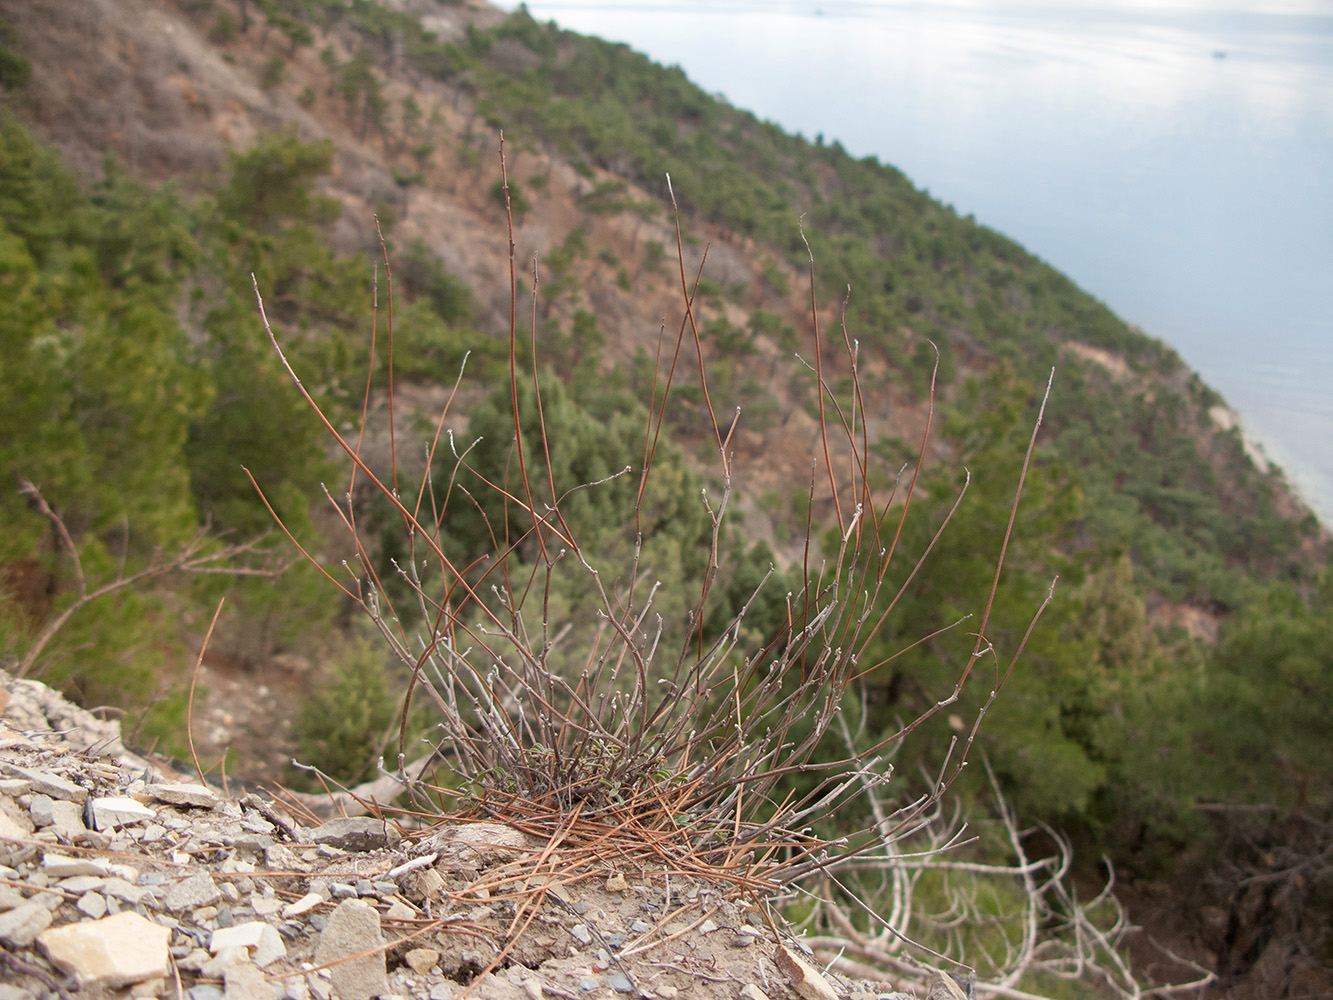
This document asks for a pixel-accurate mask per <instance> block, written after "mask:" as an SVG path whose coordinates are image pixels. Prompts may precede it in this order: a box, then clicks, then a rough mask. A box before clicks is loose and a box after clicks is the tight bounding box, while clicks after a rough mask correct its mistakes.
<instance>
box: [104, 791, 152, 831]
mask: <svg viewBox="0 0 1333 1000" xmlns="http://www.w3.org/2000/svg"><path fill="white" fill-rule="evenodd" d="M92 812H93V828H94V829H97V830H114V829H116V828H117V827H121V826H132V825H133V824H135V823H146V822H147V821H148V820H150V819H156V818H157V813H155V812H153V810H151V809H149V808H148V807H147V806H146V805H144V804H143V803H142V802H139V801H137V800H135V799H131V798H127V797H125V796H119V795H116V796H108V797H106V798H98V799H93V801H92Z"/></svg>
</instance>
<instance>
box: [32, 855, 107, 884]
mask: <svg viewBox="0 0 1333 1000" xmlns="http://www.w3.org/2000/svg"><path fill="white" fill-rule="evenodd" d="M42 871H44V872H46V874H47V875H50V876H51V877H52V878H69V877H70V876H72V875H100V876H105V875H110V874H111V866H110V865H109V864H107V863H106V862H105V861H102V860H101V859H99V858H71V857H66V856H65V855H64V854H54V853H48V854H46V855H44V856H43V857H42Z"/></svg>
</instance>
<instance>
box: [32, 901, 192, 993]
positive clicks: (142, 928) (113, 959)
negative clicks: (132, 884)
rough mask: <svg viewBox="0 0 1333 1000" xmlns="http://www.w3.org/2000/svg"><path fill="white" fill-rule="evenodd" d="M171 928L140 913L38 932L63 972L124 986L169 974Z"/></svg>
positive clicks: (90, 982) (91, 982)
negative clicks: (168, 942)
mask: <svg viewBox="0 0 1333 1000" xmlns="http://www.w3.org/2000/svg"><path fill="white" fill-rule="evenodd" d="M170 937H171V931H170V930H168V929H167V928H165V927H159V926H158V925H157V924H155V923H153V922H152V921H149V920H145V919H144V918H143V917H141V916H139V914H137V913H130V912H125V913H117V914H116V915H115V916H114V917H106V918H104V919H102V920H91V921H86V922H84V923H78V924H66V925H65V926H63V927H52V928H50V929H49V930H45V931H43V932H42V933H41V934H39V935H38V936H37V943H38V944H39V945H41V946H42V950H43V951H45V952H46V957H47V958H49V959H50V960H51V961H52V962H53V963H54V964H55V965H56V966H57V967H58V968H59V969H60V970H61V971H62V972H66V973H73V974H74V975H75V976H76V977H77V978H78V980H79V984H80V985H81V986H109V987H111V988H113V989H114V988H119V987H121V986H128V985H130V984H131V983H139V982H143V981H144V980H145V979H153V978H156V977H159V976H165V975H166V974H167V940H168V939H169V938H170Z"/></svg>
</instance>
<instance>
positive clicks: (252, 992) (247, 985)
mask: <svg viewBox="0 0 1333 1000" xmlns="http://www.w3.org/2000/svg"><path fill="white" fill-rule="evenodd" d="M222 981H223V983H224V984H225V987H226V989H225V992H224V994H223V996H224V997H225V1000H277V997H278V996H279V995H280V989H281V988H280V987H279V986H278V985H277V984H275V983H270V982H268V981H267V980H265V979H264V974H263V973H262V972H260V971H259V970H258V969H256V968H255V967H254V966H253V965H251V964H250V963H249V962H240V963H238V964H236V965H233V966H232V967H231V968H229V969H228V970H227V971H226V972H224V973H223V974H222Z"/></svg>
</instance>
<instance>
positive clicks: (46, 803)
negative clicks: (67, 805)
mask: <svg viewBox="0 0 1333 1000" xmlns="http://www.w3.org/2000/svg"><path fill="white" fill-rule="evenodd" d="M54 801H55V799H53V798H51V796H49V795H45V794H39V795H34V796H33V797H32V802H30V803H29V804H28V815H29V816H31V817H32V825H33V826H35V827H37V829H39V830H40V829H42V827H46V826H50V825H51V824H52V823H54V822H55V821H56V819H55V816H54V815H52V813H51V803H52V802H54Z"/></svg>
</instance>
